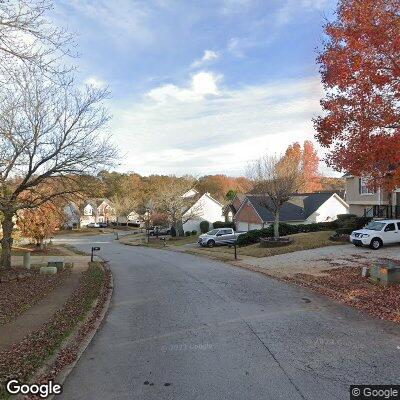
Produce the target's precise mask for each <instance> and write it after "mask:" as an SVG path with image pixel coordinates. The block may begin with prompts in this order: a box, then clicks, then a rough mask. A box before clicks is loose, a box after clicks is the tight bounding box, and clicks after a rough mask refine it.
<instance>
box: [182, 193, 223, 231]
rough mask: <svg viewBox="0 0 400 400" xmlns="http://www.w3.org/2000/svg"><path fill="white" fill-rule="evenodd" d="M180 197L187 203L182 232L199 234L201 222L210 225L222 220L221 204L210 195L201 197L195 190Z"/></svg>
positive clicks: (206, 194)
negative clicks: (206, 222)
mask: <svg viewBox="0 0 400 400" xmlns="http://www.w3.org/2000/svg"><path fill="white" fill-rule="evenodd" d="M182 197H183V198H184V199H185V200H186V202H187V206H186V211H185V212H184V213H183V230H184V232H186V231H197V232H200V222H201V221H208V222H209V223H210V225H211V224H212V223H213V222H215V221H221V219H222V218H223V215H222V207H223V206H222V204H221V203H220V202H219V201H218V200H215V199H214V198H213V197H212V196H211V195H210V193H204V194H202V195H201V194H200V193H199V192H198V191H197V190H196V189H191V190H189V191H188V192H186V193H184V194H183V195H182ZM187 218H189V219H187Z"/></svg>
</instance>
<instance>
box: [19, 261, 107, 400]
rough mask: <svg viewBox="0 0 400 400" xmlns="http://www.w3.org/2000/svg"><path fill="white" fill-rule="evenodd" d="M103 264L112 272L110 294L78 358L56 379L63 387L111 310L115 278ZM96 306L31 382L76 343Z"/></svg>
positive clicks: (81, 347) (79, 349)
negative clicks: (61, 353)
mask: <svg viewBox="0 0 400 400" xmlns="http://www.w3.org/2000/svg"><path fill="white" fill-rule="evenodd" d="M103 262H104V264H105V265H106V268H107V269H108V270H109V271H110V284H109V292H108V295H107V299H106V301H105V303H104V307H103V310H102V311H101V314H100V316H99V318H98V319H97V320H96V322H95V324H94V329H93V330H92V331H91V332H89V333H88V334H87V336H86V337H85V339H84V340H83V341H82V343H80V345H79V348H78V351H77V356H76V358H75V360H74V361H73V362H72V363H71V364H68V365H66V366H65V367H64V368H63V370H62V371H61V372H60V373H59V374H58V375H57V376H56V377H55V378H54V382H56V383H58V384H60V385H61V386H63V384H64V383H65V381H66V379H67V377H68V376H69V374H70V373H71V372H72V371H73V369H74V367H75V365H76V364H77V363H78V361H79V360H80V358H81V357H82V355H83V353H84V352H85V350H86V349H87V347H88V346H89V344H90V343H91V341H92V339H93V338H94V336H95V335H96V333H97V331H98V330H99V328H100V327H101V325H102V324H103V322H104V318H105V316H106V315H107V313H108V310H109V308H110V304H111V300H112V296H113V292H114V277H113V275H112V271H111V269H110V267H109V265H108V264H107V262H106V261H104V260H103ZM96 305H97V301H96V302H95V303H94V304H93V306H92V309H91V311H90V312H89V313H88V315H87V316H86V318H85V319H84V320H83V321H82V322H81V323H80V324H79V325H78V326H77V327H76V328H75V329H74V332H73V333H72V334H71V335H70V337H69V338H68V339H67V340H66V341H65V342H64V343H63V344H62V345H61V347H60V348H59V349H58V351H57V352H56V353H55V354H54V355H53V356H52V357H51V358H50V359H49V360H48V361H47V362H46V363H45V364H44V365H43V366H42V367H41V368H40V369H39V370H38V371H37V372H36V374H35V376H34V377H33V378H32V379H31V382H35V379H36V381H37V380H38V378H39V377H40V376H41V375H43V374H44V373H45V371H46V370H48V369H49V368H51V366H52V365H53V364H54V362H55V360H56V359H57V356H58V354H59V353H60V351H62V350H63V349H65V348H67V347H68V345H69V344H70V343H72V342H73V341H74V339H75V336H76V333H77V332H78V330H79V328H80V327H81V326H82V325H83V324H84V323H85V322H86V321H87V320H88V319H89V318H90V316H91V315H92V312H93V310H94V308H95V307H96ZM55 397H56V395H54V394H53V395H50V396H48V397H47V398H46V399H48V400H53V399H54V398H55ZM26 398H27V397H26V396H21V397H20V396H18V397H17V399H26Z"/></svg>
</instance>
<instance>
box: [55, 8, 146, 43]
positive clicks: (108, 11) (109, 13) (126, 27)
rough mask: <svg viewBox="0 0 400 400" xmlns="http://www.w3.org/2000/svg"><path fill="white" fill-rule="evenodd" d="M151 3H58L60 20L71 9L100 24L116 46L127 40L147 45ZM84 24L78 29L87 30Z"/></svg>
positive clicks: (80, 15) (86, 24)
mask: <svg viewBox="0 0 400 400" xmlns="http://www.w3.org/2000/svg"><path fill="white" fill-rule="evenodd" d="M149 6H150V4H149V3H147V2H146V1H142V0H116V1H112V2H110V1H108V0H86V1H81V0H60V2H59V3H57V7H58V11H59V13H60V16H59V18H63V16H64V17H65V10H67V9H72V10H73V11H74V12H75V13H76V14H77V15H79V17H81V18H86V19H88V20H92V21H93V22H96V23H97V24H99V25H101V26H102V27H103V29H104V31H103V32H101V33H102V34H104V32H106V33H107V35H108V36H109V37H111V38H112V39H113V40H114V42H115V43H116V44H117V45H118V46H122V45H123V43H125V42H126V41H127V40H129V41H134V42H135V43H137V44H140V43H142V44H148V43H151V42H152V41H153V40H154V32H153V30H152V29H150V26H149V25H150V24H149V20H150V18H151V10H150V7H149ZM87 26H89V24H88V23H87V22H83V23H80V25H79V30H80V31H81V30H82V29H83V30H85V29H86V30H87V32H91V33H92V32H93V31H89V30H88V29H87Z"/></svg>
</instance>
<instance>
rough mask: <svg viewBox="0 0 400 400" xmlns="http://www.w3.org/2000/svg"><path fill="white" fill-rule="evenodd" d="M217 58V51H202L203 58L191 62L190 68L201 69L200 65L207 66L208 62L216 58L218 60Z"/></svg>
mask: <svg viewBox="0 0 400 400" xmlns="http://www.w3.org/2000/svg"><path fill="white" fill-rule="evenodd" d="M219 56H220V54H219V53H218V52H217V51H213V50H204V54H203V57H201V58H200V59H198V60H195V61H193V62H192V65H191V67H192V68H198V67H201V66H202V65H204V64H207V63H208V62H210V61H213V60H216V59H217V58H219Z"/></svg>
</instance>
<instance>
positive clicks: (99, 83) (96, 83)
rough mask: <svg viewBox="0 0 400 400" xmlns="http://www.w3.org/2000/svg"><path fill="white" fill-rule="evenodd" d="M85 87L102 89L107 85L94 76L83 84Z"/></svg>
mask: <svg viewBox="0 0 400 400" xmlns="http://www.w3.org/2000/svg"><path fill="white" fill-rule="evenodd" d="M84 83H85V84H86V85H89V86H93V87H94V88H95V89H103V88H105V87H106V86H107V83H106V82H105V81H103V80H102V79H99V78H97V77H96V76H91V77H89V78H87V79H86V80H85V82H84Z"/></svg>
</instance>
